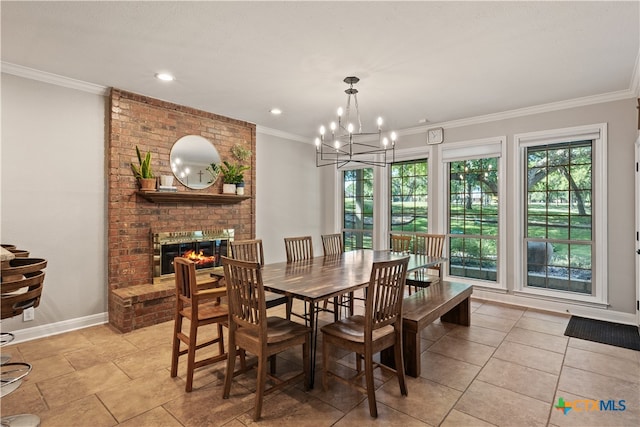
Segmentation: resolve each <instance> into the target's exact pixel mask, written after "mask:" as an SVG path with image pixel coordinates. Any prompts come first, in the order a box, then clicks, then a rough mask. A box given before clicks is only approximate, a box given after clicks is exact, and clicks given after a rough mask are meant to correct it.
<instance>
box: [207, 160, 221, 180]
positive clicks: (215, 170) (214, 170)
mask: <svg viewBox="0 0 640 427" xmlns="http://www.w3.org/2000/svg"><path fill="white" fill-rule="evenodd" d="M207 172H209V173H210V174H211V180H210V181H209V183H210V184H211V183H214V182H216V180H217V179H218V176H220V172H221V171H220V165H219V164H218V163H211V164H210V165H209V166H207Z"/></svg>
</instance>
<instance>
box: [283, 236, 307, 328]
mask: <svg viewBox="0 0 640 427" xmlns="http://www.w3.org/2000/svg"><path fill="white" fill-rule="evenodd" d="M284 249H285V252H286V254H287V263H291V262H296V261H304V260H309V259H311V258H313V241H312V239H311V236H300V237H285V238H284ZM304 310H305V311H304V314H298V313H294V312H293V311H290V314H293V315H294V316H297V317H300V318H302V319H304V321H305V322H307V321H308V317H307V306H306V303H305V307H304Z"/></svg>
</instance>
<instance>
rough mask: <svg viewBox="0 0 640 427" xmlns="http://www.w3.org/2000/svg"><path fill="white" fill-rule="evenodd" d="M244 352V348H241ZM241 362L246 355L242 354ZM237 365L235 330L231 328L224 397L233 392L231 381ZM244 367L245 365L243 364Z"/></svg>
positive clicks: (226, 397)
mask: <svg viewBox="0 0 640 427" xmlns="http://www.w3.org/2000/svg"><path fill="white" fill-rule="evenodd" d="M240 351H241V352H244V350H240ZM240 359H241V362H240V363H241V364H243V363H244V357H242V355H241V356H240ZM235 367H236V339H235V334H234V332H233V331H232V330H231V329H229V355H228V356H227V372H226V373H225V375H224V388H223V390H222V398H223V399H228V398H229V393H230V392H231V381H232V380H233V371H234V370H235ZM243 368H244V366H243Z"/></svg>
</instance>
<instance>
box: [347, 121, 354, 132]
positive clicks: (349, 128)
mask: <svg viewBox="0 0 640 427" xmlns="http://www.w3.org/2000/svg"><path fill="white" fill-rule="evenodd" d="M347 130H348V131H349V133H353V123H349V125H348V126H347Z"/></svg>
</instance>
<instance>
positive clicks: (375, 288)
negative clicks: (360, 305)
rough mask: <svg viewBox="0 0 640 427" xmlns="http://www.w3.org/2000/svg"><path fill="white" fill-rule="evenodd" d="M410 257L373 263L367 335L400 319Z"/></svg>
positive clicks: (368, 289)
mask: <svg viewBox="0 0 640 427" xmlns="http://www.w3.org/2000/svg"><path fill="white" fill-rule="evenodd" d="M408 263H409V258H408V257H407V258H401V259H398V260H393V261H383V262H375V263H373V268H372V270H371V278H370V280H369V286H368V288H367V300H366V303H365V304H366V305H365V317H366V319H365V334H366V335H365V336H368V337H370V336H371V335H370V334H371V333H372V331H373V330H376V329H379V328H382V327H383V326H386V325H390V324H393V323H395V322H398V321H400V320H401V319H400V315H401V313H402V300H403V296H404V283H405V279H406V277H407V265H408Z"/></svg>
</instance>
